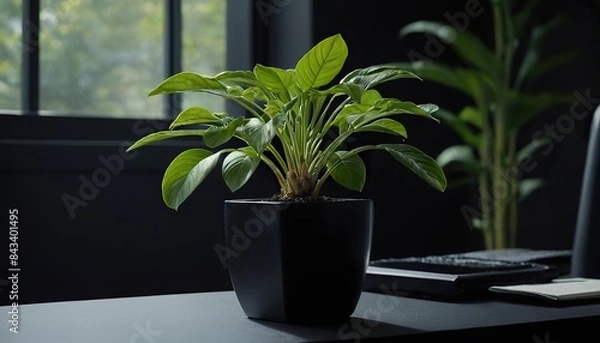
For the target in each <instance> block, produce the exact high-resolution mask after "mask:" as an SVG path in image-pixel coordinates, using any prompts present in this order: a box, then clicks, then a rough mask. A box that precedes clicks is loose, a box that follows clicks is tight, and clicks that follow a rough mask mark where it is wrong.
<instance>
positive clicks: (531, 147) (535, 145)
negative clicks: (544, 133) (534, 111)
mask: <svg viewBox="0 0 600 343" xmlns="http://www.w3.org/2000/svg"><path fill="white" fill-rule="evenodd" d="M550 142H551V141H550V139H549V138H547V137H545V138H538V139H534V140H532V141H531V142H529V143H528V144H527V145H525V146H524V147H523V148H521V150H519V151H518V152H517V156H516V157H517V164H519V165H520V164H521V163H522V162H523V161H525V159H526V158H528V157H530V156H532V155H533V154H534V153H535V152H536V151H537V150H539V149H541V148H543V147H545V146H547V145H548V143H550Z"/></svg>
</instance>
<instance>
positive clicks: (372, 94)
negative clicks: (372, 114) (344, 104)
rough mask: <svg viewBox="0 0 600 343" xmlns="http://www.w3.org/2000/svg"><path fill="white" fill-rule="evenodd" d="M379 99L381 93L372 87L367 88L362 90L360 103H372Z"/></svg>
mask: <svg viewBox="0 0 600 343" xmlns="http://www.w3.org/2000/svg"><path fill="white" fill-rule="evenodd" d="M381 99H382V97H381V94H379V92H378V91H376V90H374V89H369V90H368V91H366V92H364V94H363V95H362V97H361V98H360V103H361V104H366V105H373V104H375V102H376V101H378V100H381Z"/></svg>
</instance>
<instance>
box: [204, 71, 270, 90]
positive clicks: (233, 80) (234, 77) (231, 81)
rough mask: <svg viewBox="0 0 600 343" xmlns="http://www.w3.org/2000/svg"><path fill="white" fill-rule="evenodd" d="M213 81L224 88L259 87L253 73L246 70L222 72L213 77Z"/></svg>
mask: <svg viewBox="0 0 600 343" xmlns="http://www.w3.org/2000/svg"><path fill="white" fill-rule="evenodd" d="M215 80H217V81H220V82H221V83H222V84H224V85H226V86H240V87H247V86H260V82H258V80H257V79H256V76H254V73H252V72H251V71H247V70H236V71H223V72H220V73H219V74H217V75H215Z"/></svg>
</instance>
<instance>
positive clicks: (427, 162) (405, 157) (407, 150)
mask: <svg viewBox="0 0 600 343" xmlns="http://www.w3.org/2000/svg"><path fill="white" fill-rule="evenodd" d="M376 148H377V149H381V150H385V151H387V152H389V153H390V155H392V156H393V157H394V158H395V159H396V160H398V161H399V162H400V163H402V164H403V165H404V166H405V167H407V168H408V169H410V170H412V171H413V172H414V173H415V174H417V175H418V176H419V177H420V178H421V179H423V180H424V181H425V182H427V183H428V184H429V185H431V186H432V187H433V188H435V189H437V190H439V191H441V192H443V191H444V190H445V189H446V186H447V183H448V182H447V181H446V175H444V171H443V170H442V168H441V167H440V166H439V165H438V164H437V162H436V161H435V160H434V159H433V158H431V157H429V156H428V155H426V154H425V153H423V152H422V151H421V150H419V149H417V148H415V147H413V146H411V145H406V144H380V145H377V146H376Z"/></svg>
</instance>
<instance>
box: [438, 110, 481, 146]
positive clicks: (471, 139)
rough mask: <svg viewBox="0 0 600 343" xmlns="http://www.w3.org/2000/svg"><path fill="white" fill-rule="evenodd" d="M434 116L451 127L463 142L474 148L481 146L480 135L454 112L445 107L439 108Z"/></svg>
mask: <svg viewBox="0 0 600 343" xmlns="http://www.w3.org/2000/svg"><path fill="white" fill-rule="evenodd" d="M435 116H436V117H437V118H439V119H440V120H441V121H442V122H444V123H445V124H446V125H448V126H449V127H450V128H451V129H453V130H454V131H455V132H456V134H458V136H459V137H460V138H461V139H462V140H463V141H464V142H465V143H467V144H469V145H471V146H474V147H476V148H479V147H480V146H481V143H482V141H481V135H480V134H476V133H475V132H473V129H471V128H470V127H469V125H467V123H466V122H464V121H462V120H459V119H458V118H457V116H456V114H454V113H452V112H450V111H448V110H445V109H439V110H438V111H437V112H436V113H435Z"/></svg>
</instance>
